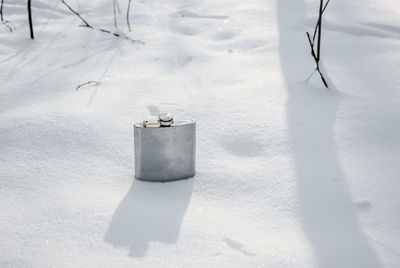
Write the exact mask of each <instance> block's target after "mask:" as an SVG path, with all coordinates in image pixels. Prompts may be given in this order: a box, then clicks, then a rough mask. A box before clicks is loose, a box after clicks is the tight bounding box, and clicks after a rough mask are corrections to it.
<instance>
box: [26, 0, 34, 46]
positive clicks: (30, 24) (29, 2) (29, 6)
mask: <svg viewBox="0 0 400 268" xmlns="http://www.w3.org/2000/svg"><path fill="white" fill-rule="evenodd" d="M28 19H29V30H30V32H31V39H35V37H34V36H33V25H32V9H31V0H28Z"/></svg>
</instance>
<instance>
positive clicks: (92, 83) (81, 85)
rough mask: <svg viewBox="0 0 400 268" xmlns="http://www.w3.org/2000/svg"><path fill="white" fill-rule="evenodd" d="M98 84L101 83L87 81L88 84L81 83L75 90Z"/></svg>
mask: <svg viewBox="0 0 400 268" xmlns="http://www.w3.org/2000/svg"><path fill="white" fill-rule="evenodd" d="M100 84H101V83H100V82H98V81H88V82H85V83H83V84H80V85H78V86H77V87H76V89H75V90H76V91H78V89H80V88H81V87H83V86H86V85H94V86H99V85H100Z"/></svg>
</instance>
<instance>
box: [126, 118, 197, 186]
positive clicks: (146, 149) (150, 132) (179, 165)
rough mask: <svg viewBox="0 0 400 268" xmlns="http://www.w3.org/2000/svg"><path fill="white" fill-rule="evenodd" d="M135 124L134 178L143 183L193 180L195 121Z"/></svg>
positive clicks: (161, 121)
mask: <svg viewBox="0 0 400 268" xmlns="http://www.w3.org/2000/svg"><path fill="white" fill-rule="evenodd" d="M159 118H160V119H159V121H158V123H154V124H151V123H150V124H146V123H147V121H144V122H143V123H136V124H135V127H134V135H135V177H136V178H137V179H139V180H145V181H161V182H165V181H174V180H181V179H186V178H189V177H193V176H194V175H195V168H196V167H195V162H196V122H195V121H194V120H183V121H176V122H174V121H173V120H172V117H171V121H169V122H170V124H168V123H165V121H163V120H161V117H160V116H159Z"/></svg>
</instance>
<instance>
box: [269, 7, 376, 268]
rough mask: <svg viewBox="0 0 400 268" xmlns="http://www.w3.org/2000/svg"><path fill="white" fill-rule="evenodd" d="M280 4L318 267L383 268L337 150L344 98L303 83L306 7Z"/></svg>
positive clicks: (304, 204) (290, 111) (292, 114)
mask: <svg viewBox="0 0 400 268" xmlns="http://www.w3.org/2000/svg"><path fill="white" fill-rule="evenodd" d="M276 4H277V11H278V13H277V14H278V28H279V50H280V59H281V65H282V71H283V75H284V79H285V83H286V86H287V89H288V98H289V99H288V104H287V118H288V129H289V139H290V144H291V149H292V152H293V157H294V161H295V168H296V174H297V179H298V195H299V202H300V209H301V216H302V224H303V229H304V232H305V234H306V237H307V239H308V240H309V242H310V244H311V247H312V249H313V252H314V256H315V259H316V262H317V265H318V266H319V267H323V268H329V267H332V268H333V267H335V268H337V267H363V268H365V267H380V261H379V259H378V256H377V255H376V253H375V252H374V250H373V249H372V248H371V246H370V245H369V243H368V241H367V239H366V237H365V235H364V234H363V233H362V231H361V229H360V226H359V223H358V219H357V215H356V214H355V212H354V211H353V205H352V200H351V196H350V192H349V189H348V186H347V182H346V176H345V174H344V172H343V170H342V168H341V166H340V161H339V159H338V155H337V151H336V147H335V142H334V132H333V127H334V123H335V119H336V112H337V110H338V107H339V104H340V99H341V97H340V94H338V92H337V91H335V90H330V91H326V90H324V89H323V88H320V89H319V88H312V87H311V86H310V85H307V84H304V83H301V82H300V81H301V80H304V79H305V78H306V77H307V75H308V73H307V71H308V68H309V70H310V71H311V70H312V69H311V68H312V66H311V65H310V57H311V56H310V55H308V54H309V47H308V45H307V41H306V36H305V32H303V31H302V30H300V31H298V30H294V29H299V26H300V28H301V27H302V26H303V25H304V18H305V15H304V2H303V1H298V0H277V1H276Z"/></svg>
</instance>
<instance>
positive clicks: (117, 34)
mask: <svg viewBox="0 0 400 268" xmlns="http://www.w3.org/2000/svg"><path fill="white" fill-rule="evenodd" d="M61 2H62V3H63V4H64V5H65V6H66V7H67V8H68V9H69V10H70V11H71V12H72V13H74V14H75V15H77V16H78V17H79V18H80V19H81V21H82V22H83V23H84V25H81V27H86V28H90V29H93V30H97V31H100V32H103V33H107V34H110V35H113V36H115V37H123V38H124V39H126V40H129V41H131V42H132V43H138V44H141V45H144V44H145V43H144V42H143V41H139V40H134V39H132V38H130V37H128V36H121V34H119V33H115V32H112V31H110V30H106V29H102V28H97V27H94V26H92V25H91V24H89V23H88V22H87V21H86V20H85V19H84V18H82V16H81V15H80V14H79V13H78V12H76V11H75V10H74V9H73V8H72V7H71V6H70V5H68V4H67V3H66V2H65V1H64V0H61Z"/></svg>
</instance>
